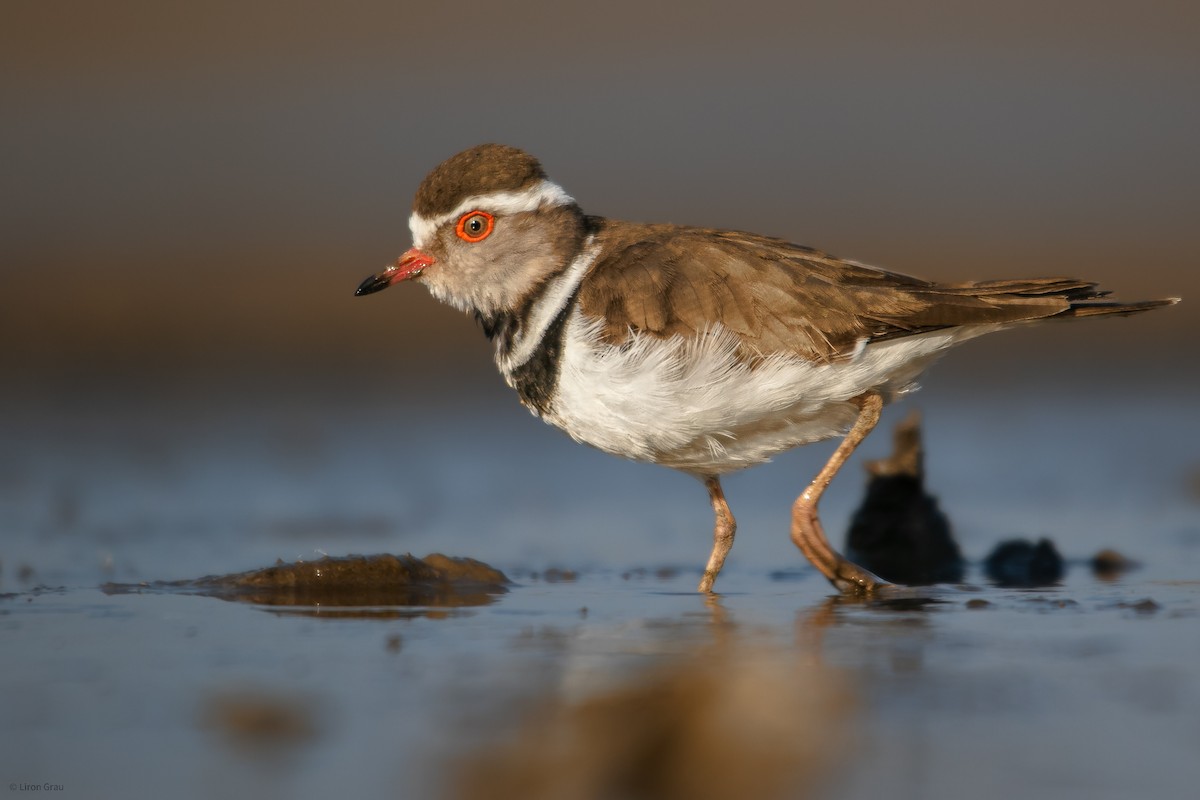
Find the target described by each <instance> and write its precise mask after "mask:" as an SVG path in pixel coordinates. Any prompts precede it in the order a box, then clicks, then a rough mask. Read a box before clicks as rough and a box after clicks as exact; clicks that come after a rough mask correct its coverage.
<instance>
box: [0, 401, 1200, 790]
mask: <svg viewBox="0 0 1200 800" xmlns="http://www.w3.org/2000/svg"><path fill="white" fill-rule="evenodd" d="M340 388H344V387H340ZM1189 391H1190V390H1189ZM199 396H204V397H207V395H202V394H201V395H198V394H194V393H190V392H183V393H179V394H177V395H171V396H164V395H162V394H150V395H145V396H139V395H132V396H130V395H127V394H121V393H114V394H112V395H111V396H107V398H106V397H105V396H103V395H100V396H97V395H94V394H93V395H91V400H89V402H88V403H86V404H83V403H79V404H72V403H71V402H69V401H67V400H63V399H61V398H60V399H58V400H55V401H54V402H42V401H38V402H33V401H27V402H18V401H13V400H10V401H9V407H8V408H7V413H6V414H5V416H4V422H3V423H2V425H3V431H2V433H3V439H4V441H5V443H6V445H5V449H4V451H3V453H0V530H2V531H3V538H2V542H3V544H2V545H0V558H2V559H3V564H2V566H0V592H3V593H4V596H3V598H2V599H0V642H2V645H3V646H2V647H0V743H2V744H0V783H3V782H8V783H9V784H10V791H13V789H12V787H13V786H15V787H16V790H15V792H14V793H21V792H30V791H33V789H32V788H31V787H34V786H39V787H40V786H43V785H44V784H47V783H49V784H54V785H61V786H62V787H63V790H62V791H63V793H64V795H66V794H72V795H74V796H85V797H117V796H122V797H125V796H130V795H135V796H171V797H180V798H187V797H208V796H213V795H227V794H231V795H234V796H243V795H250V794H257V795H265V796H276V795H277V796H302V797H317V796H325V795H329V794H333V793H344V792H345V791H347V789H348V788H350V787H352V789H353V791H354V793H355V794H357V795H363V796H374V795H382V794H384V793H387V794H389V795H392V796H397V795H398V796H402V797H428V796H435V795H438V794H444V793H450V794H454V793H458V794H459V795H461V796H472V795H474V796H479V795H480V786H481V785H482V786H484V787H486V789H487V790H488V791H487V792H486V794H487V795H489V796H504V795H505V794H512V795H514V796H523V797H551V796H564V795H565V794H568V793H570V792H575V793H576V796H603V793H602V791H601V790H600V789H598V788H597V783H598V782H602V781H605V780H607V781H608V782H609V783H608V784H606V785H607V791H609V793H610V794H614V793H615V794H617V795H622V796H638V794H639V793H641V794H642V795H643V796H665V797H670V796H682V794H684V793H690V795H691V796H700V797H703V796H705V792H707V793H708V794H710V795H712V796H721V793H722V791H723V790H724V788H725V787H724V786H723V785H722V784H721V782H720V781H721V780H722V778H721V776H726V777H729V779H730V780H733V779H737V780H740V781H742V782H741V783H740V784H738V785H741V786H743V787H745V786H747V785H750V784H747V783H745V781H749V780H755V781H759V783H757V784H753V785H754V786H755V787H756V790H757V791H759V792H761V793H762V794H763V795H764V796H767V795H769V794H771V793H777V794H780V795H781V796H788V797H791V796H817V797H827V798H851V797H862V796H867V795H868V794H879V793H883V792H886V793H887V794H888V795H889V796H891V797H900V798H907V797H912V798H931V797H958V796H961V795H962V794H963V793H964V792H967V791H969V792H970V793H971V794H972V796H974V797H981V798H991V797H996V798H1000V797H1012V796H1022V797H1042V796H1045V797H1087V798H1110V797H1111V798H1124V797H1131V796H1152V795H1157V796H1164V797H1177V796H1190V795H1192V794H1194V793H1195V792H1196V791H1198V788H1197V787H1198V786H1200V762H1198V761H1197V759H1196V758H1195V754H1196V753H1197V752H1200V669H1198V668H1197V666H1196V665H1197V664H1200V500H1198V498H1197V496H1196V489H1195V483H1194V482H1195V480H1196V468H1197V466H1198V465H1200V455H1198V454H1197V448H1196V444H1197V443H1198V442H1200V435H1198V434H1200V423H1197V422H1196V421H1194V420H1193V419H1192V418H1190V417H1189V416H1188V414H1190V412H1191V409H1193V408H1194V407H1195V403H1194V401H1195V397H1194V395H1188V394H1187V393H1186V392H1182V391H1145V392H1140V391H1139V392H1133V391H1129V392H1127V393H1125V394H1121V395H1107V396H1105V397H1103V398H1102V399H1099V400H1098V399H1097V398H1095V397H1093V396H1088V395H1086V394H1083V393H1081V392H1076V391H1074V390H1072V389H1069V388H1059V389H1054V388H1051V389H1050V390H1047V391H1043V392H1041V393H1039V394H1037V395H1036V396H1033V395H1020V394H1017V393H1012V394H1005V395H996V394H988V393H984V394H983V395H982V396H979V397H976V396H973V395H970V396H968V395H964V394H961V393H957V392H955V391H942V392H932V391H930V392H927V393H923V394H921V395H918V396H917V398H916V400H915V401H910V402H909V403H907V404H906V405H909V406H911V405H919V406H920V407H921V408H922V410H923V411H924V414H925V430H926V453H927V456H926V467H927V473H928V476H927V483H928V488H929V490H930V491H931V492H933V493H934V494H935V495H937V496H938V498H939V500H940V503H941V506H942V508H943V509H945V510H946V512H947V514H948V516H949V518H950V520H951V522H952V524H953V525H954V529H955V532H956V535H957V537H958V540H959V542H960V544H961V546H962V549H963V551H964V553H965V555H966V556H967V558H968V559H970V560H971V562H972V565H971V568H970V569H969V570H968V575H967V585H965V586H955V587H935V588H929V589H922V590H904V591H900V592H898V593H896V594H895V595H894V596H889V597H887V598H885V599H884V600H882V601H879V602H875V603H856V602H850V601H843V600H838V599H836V598H832V597H831V590H830V588H829V586H828V585H827V584H826V583H825V582H824V581H823V580H820V579H819V577H818V576H817V575H816V573H815V572H814V571H813V570H812V569H811V568H809V567H808V566H807V564H806V563H805V562H804V561H803V560H802V559H801V557H800V556H799V554H798V553H797V552H796V551H795V549H794V548H793V546H792V545H791V543H790V542H789V540H788V537H787V533H786V530H787V528H786V522H787V515H788V510H789V506H790V502H791V499H792V498H793V497H794V495H795V493H796V491H798V488H799V486H800V485H801V484H802V483H803V481H804V480H806V479H807V477H809V476H811V475H812V474H813V473H814V472H815V471H816V469H817V467H818V466H819V464H820V461H821V460H822V459H823V458H824V457H826V456H827V454H828V452H829V449H830V448H831V446H815V447H812V448H808V449H806V450H802V451H799V452H797V453H794V454H788V455H786V456H784V457H781V458H780V459H778V460H777V462H776V463H775V464H773V465H768V466H765V467H761V468H758V469H755V470H752V471H750V472H747V473H744V474H740V475H736V476H732V477H731V478H730V479H729V480H728V481H727V485H726V488H727V494H728V496H729V500H730V503H731V505H732V507H733V510H734V512H735V514H736V515H737V516H738V519H739V523H740V528H739V534H738V535H739V539H738V542H737V545H736V546H735V548H734V550H733V554H732V555H731V557H730V560H729V562H728V565H727V567H726V570H725V572H724V573H723V574H722V576H721V578H720V580H719V581H718V584H717V588H718V590H719V591H720V596H719V597H718V598H716V599H706V598H704V597H701V596H698V595H696V594H695V593H694V592H693V589H694V587H695V583H696V581H697V579H698V577H699V572H700V568H701V566H702V564H703V560H704V558H705V557H706V555H707V549H708V544H709V542H708V536H709V530H710V527H709V526H710V525H711V519H710V517H709V510H708V507H707V503H706V501H705V496H704V492H703V489H702V488H701V487H700V486H698V485H697V484H696V483H695V482H694V481H692V480H690V479H688V478H686V477H682V476H678V475H675V474H673V473H670V472H668V471H666V470H659V469H657V468H653V467H646V466H640V465H632V464H627V463H624V462H621V461H619V460H617V459H612V458H609V457H607V456H604V455H602V454H598V453H594V452H592V451H589V450H587V449H586V448H583V447H579V446H577V445H575V444H573V443H571V442H570V441H568V440H566V439H565V438H564V437H561V436H560V435H558V434H556V433H555V432H553V431H551V430H550V429H548V428H545V427H544V426H542V425H540V424H539V423H537V422H536V421H533V420H531V419H529V418H528V417H527V415H526V414H525V412H524V411H522V410H521V409H520V408H519V407H517V405H516V402H515V399H513V398H512V397H510V396H508V395H507V394H502V393H499V392H495V391H493V390H492V389H485V390H481V391H480V392H479V393H478V395H477V396H475V397H472V398H471V399H469V400H466V399H462V398H460V399H458V400H455V401H438V402H436V403H430V404H428V405H422V404H421V403H416V404H409V405H396V404H395V402H394V401H393V400H392V399H391V398H387V397H380V396H375V395H356V394H354V393H353V392H334V391H330V392H328V393H323V392H317V391H311V392H307V393H306V392H297V393H293V392H291V391H282V390H280V391H276V392H264V391H259V390H256V391H253V392H247V393H245V394H243V395H239V396H226V397H225V399H223V400H222V399H218V400H211V399H206V400H204V401H203V402H201V401H200V400H198V399H197V397H199ZM348 396H349V397H353V398H354V399H347V397H348ZM967 397H970V398H971V399H970V402H965V398H967ZM298 398H299V399H298ZM903 413H904V409H899V410H889V412H888V415H887V416H885V420H884V425H885V426H887V427H890V426H891V425H892V424H893V423H894V422H895V421H896V420H897V419H899V416H900V415H901V414H903ZM880 433H883V431H882V430H881V431H880V432H879V433H877V434H876V436H874V437H872V439H870V440H868V442H867V444H866V445H865V446H864V448H863V449H864V454H863V455H864V457H866V458H873V457H879V456H881V455H884V454H885V453H886V452H887V449H888V447H889V441H888V437H887V436H886V435H879V434H880ZM860 464H861V460H860V459H858V458H857V457H856V459H855V461H852V462H851V464H850V465H849V466H848V468H847V470H846V472H845V473H844V474H843V475H842V476H840V477H839V479H838V481H836V482H835V483H834V486H833V488H832V489H831V491H830V494H829V495H828V496H827V498H826V500H825V501H824V505H823V518H824V519H825V522H826V528H827V530H829V531H830V532H831V535H832V536H833V538H834V539H835V540H837V542H838V543H839V544H840V540H841V532H842V531H844V530H845V528H846V524H847V521H848V519H849V516H850V513H851V511H852V510H853V508H854V505H855V504H856V503H857V502H858V500H859V498H860V496H861V492H862V486H863V477H862V475H863V473H862V469H861V466H860ZM1012 536H1025V537H1040V536H1047V537H1049V538H1051V539H1053V540H1054V541H1055V543H1056V544H1057V546H1058V548H1059V549H1060V551H1062V553H1063V554H1064V556H1065V557H1066V558H1067V562H1068V571H1067V575H1066V577H1065V579H1064V580H1063V581H1062V582H1061V583H1060V584H1059V585H1055V586H1051V587H1042V588H1037V589H1025V590H1018V589H1002V588H997V587H994V586H991V585H990V584H988V583H987V582H986V580H984V578H983V576H982V574H981V570H980V568H979V561H980V560H981V559H982V558H983V557H984V556H985V555H986V554H987V552H988V551H989V550H990V549H991V547H992V546H993V545H994V544H995V543H996V542H998V541H999V540H1001V539H1004V538H1009V537H1012ZM1104 547H1112V548H1115V549H1117V550H1118V551H1120V552H1122V553H1124V554H1125V555H1127V556H1129V557H1131V558H1133V559H1135V560H1137V561H1138V562H1140V564H1141V567H1140V568H1139V569H1137V570H1135V571H1132V572H1129V573H1125V574H1123V575H1121V576H1119V577H1118V578H1117V579H1116V580H1103V579H1101V578H1099V577H1096V576H1094V575H1092V573H1091V572H1090V570H1089V569H1088V567H1087V565H1086V560H1087V559H1088V558H1089V557H1090V556H1091V555H1092V554H1093V553H1095V552H1096V551H1098V550H1100V549H1102V548H1104ZM434 551H438V552H444V553H449V554H451V555H457V556H470V557H472V558H477V559H481V560H483V561H487V562H488V563H490V564H492V565H493V566H495V567H497V568H500V569H502V570H504V571H505V572H506V573H507V574H508V576H509V577H510V578H511V579H512V580H513V584H512V585H511V586H509V587H508V591H507V592H505V593H499V594H495V595H490V596H489V597H488V598H486V602H481V603H478V604H470V605H463V606H446V605H441V606H388V607H371V608H369V609H358V611H359V612H362V613H346V609H344V608H330V607H321V606H307V607H279V606H269V605H260V604H255V603H242V602H234V601H229V600H222V599H217V598H213V597H206V596H198V595H194V594H185V593H181V592H178V591H171V590H168V589H164V588H162V587H158V588H154V587H147V588H146V589H145V590H144V591H142V592H140V593H139V592H136V591H135V592H121V593H115V592H111V591H110V592H108V593H106V592H105V591H103V590H102V589H101V587H102V586H103V585H105V584H108V583H114V582H115V583H122V584H138V583H142V582H153V581H173V580H181V579H189V578H197V577H200V576H203V575H209V574H224V573H232V572H238V571H242V570H249V569H255V568H260V567H266V566H269V565H271V564H273V563H274V562H275V561H276V559H279V558H282V559H284V560H288V561H291V560H296V559H303V560H306V561H313V560H316V559H318V558H320V557H321V556H322V555H323V554H326V553H329V554H332V555H345V554H349V553H383V552H391V553H404V552H413V553H415V554H416V555H418V556H423V555H425V554H426V553H429V552H434ZM1144 601H1150V602H1144ZM614 742H624V743H627V744H628V746H627V747H624V749H622V748H621V747H618V746H616V745H615V744H614ZM647 753H652V754H653V757H650V756H648V755H647ZM681 765H682V766H681ZM480 775H483V776H486V780H484V782H483V783H482V784H481V783H480V778H479V776H480ZM614 776H616V777H614ZM697 786H699V787H700V788H699V789H697Z"/></svg>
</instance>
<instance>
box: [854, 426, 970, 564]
mask: <svg viewBox="0 0 1200 800" xmlns="http://www.w3.org/2000/svg"><path fill="white" fill-rule="evenodd" d="M893 442H894V451H893V453H892V455H891V456H890V457H888V458H884V459H879V460H878V461H870V462H867V465H866V468H867V472H868V473H870V476H871V477H870V480H869V482H868V484H867V493H866V497H865V498H864V499H863V502H862V504H861V505H860V506H859V507H858V510H857V511H855V512H854V517H853V518H852V519H851V521H850V530H849V532H848V533H847V535H846V556H847V558H849V559H850V560H851V561H853V562H855V563H857V564H859V565H861V566H863V567H865V568H866V569H868V570H870V571H871V572H874V573H875V574H876V575H878V576H879V577H881V578H883V579H884V580H887V581H891V582H892V583H902V584H908V585H923V584H931V583H958V582H959V581H961V580H962V579H963V574H964V570H965V562H964V561H963V557H962V552H961V551H960V550H959V548H958V543H957V542H955V541H954V535H953V533H952V532H951V530H950V521H949V520H948V519H947V518H946V515H945V514H944V513H942V511H941V509H940V508H939V507H938V502H937V499H936V498H935V497H933V496H932V495H930V494H928V493H927V492H926V491H925V473H924V465H923V460H924V453H923V450H922V445H921V418H920V414H918V413H917V412H916V411H914V412H912V413H911V414H909V416H908V417H907V418H906V419H905V420H904V421H903V422H901V423H900V424H899V425H897V426H896V428H895V430H894V432H893Z"/></svg>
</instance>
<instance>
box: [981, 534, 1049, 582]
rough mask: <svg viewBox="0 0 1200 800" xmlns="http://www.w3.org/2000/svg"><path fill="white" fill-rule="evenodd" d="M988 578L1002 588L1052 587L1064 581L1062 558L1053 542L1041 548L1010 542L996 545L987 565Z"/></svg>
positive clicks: (1041, 543)
mask: <svg viewBox="0 0 1200 800" xmlns="http://www.w3.org/2000/svg"><path fill="white" fill-rule="evenodd" d="M984 571H985V572H986V573H987V576H988V578H990V579H991V580H993V581H995V582H996V583H997V584H998V585H1000V586H1023V587H1032V586H1051V585H1053V584H1055V583H1058V581H1059V580H1061V579H1062V576H1063V572H1064V568H1063V559H1062V556H1061V555H1059V554H1058V550H1057V549H1056V548H1055V547H1054V544H1053V542H1051V541H1050V540H1049V539H1039V540H1038V542H1037V544H1034V543H1032V542H1030V541H1029V540H1028V539H1009V540H1008V541H1004V542H1001V543H1000V544H998V545H996V548H995V549H994V550H992V552H991V555H989V556H988V557H987V560H986V561H985V562H984Z"/></svg>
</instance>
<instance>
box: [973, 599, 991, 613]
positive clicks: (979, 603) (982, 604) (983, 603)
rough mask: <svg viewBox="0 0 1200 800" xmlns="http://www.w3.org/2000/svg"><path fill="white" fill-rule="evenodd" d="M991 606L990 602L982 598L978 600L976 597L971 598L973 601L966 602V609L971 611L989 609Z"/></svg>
mask: <svg viewBox="0 0 1200 800" xmlns="http://www.w3.org/2000/svg"><path fill="white" fill-rule="evenodd" d="M991 605H992V604H991V603H990V602H988V601H987V600H984V599H983V598H980V597H976V598H973V599H971V600H968V601H967V608H969V609H972V610H975V609H980V608H990V607H991Z"/></svg>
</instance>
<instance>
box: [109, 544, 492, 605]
mask: <svg viewBox="0 0 1200 800" xmlns="http://www.w3.org/2000/svg"><path fill="white" fill-rule="evenodd" d="M102 588H103V590H104V591H105V592H106V593H109V594H128V593H136V592H144V591H163V592H166V591H173V592H182V593H186V594H198V595H204V596H207V597H217V598H220V599H222V600H235V601H238V602H242V603H252V604H255V605H262V606H300V607H308V606H313V607H316V606H322V607H324V606H332V607H335V608H338V607H342V608H351V607H354V608H357V607H379V606H432V607H437V608H442V607H447V606H450V607H456V606H480V605H487V604H489V603H493V602H495V601H496V598H497V597H498V596H499V595H502V594H504V593H505V592H507V591H508V588H509V580H508V578H507V577H505V575H504V573H503V572H501V571H500V570H498V569H495V568H493V567H490V566H488V565H487V564H484V563H483V562H482V561H476V560H474V559H471V558H454V557H450V556H445V555H442V554H441V553H433V554H431V555H428V556H426V557H425V558H423V559H422V558H416V557H414V556H412V555H409V554H404V555H390V554H383V555H373V556H345V557H341V558H334V557H330V556H327V557H325V558H322V559H319V560H317V561H297V562H295V563H291V564H285V563H283V562H280V563H277V564H275V565H274V566H271V567H266V568H264V569H257V570H251V571H248V572H238V573H234V574H231V575H209V576H206V577H203V578H196V579H192V580H182V581H156V582H153V583H139V584H119V583H108V584H105V585H104V586H103V587H102Z"/></svg>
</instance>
